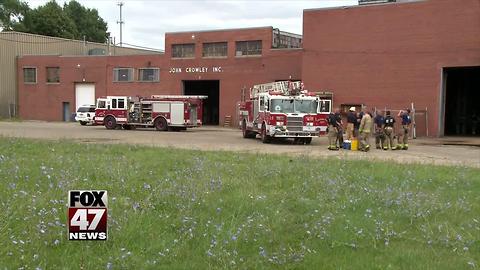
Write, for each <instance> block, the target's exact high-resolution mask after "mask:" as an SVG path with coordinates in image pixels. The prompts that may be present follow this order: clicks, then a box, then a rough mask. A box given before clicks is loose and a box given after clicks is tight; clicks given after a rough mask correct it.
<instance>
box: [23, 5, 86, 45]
mask: <svg viewBox="0 0 480 270" xmlns="http://www.w3.org/2000/svg"><path fill="white" fill-rule="evenodd" d="M24 25H25V26H26V29H28V32H29V33H32V34H39V35H46V36H53V37H62V38H75V37H76V36H78V34H77V28H76V26H75V23H74V22H73V20H72V19H71V18H70V17H68V15H67V14H65V12H63V10H62V7H60V6H59V5H58V4H57V3H56V2H55V1H50V2H48V3H46V4H45V5H43V6H40V7H38V8H36V9H34V10H31V11H30V12H28V13H27V16H25V20H24Z"/></svg>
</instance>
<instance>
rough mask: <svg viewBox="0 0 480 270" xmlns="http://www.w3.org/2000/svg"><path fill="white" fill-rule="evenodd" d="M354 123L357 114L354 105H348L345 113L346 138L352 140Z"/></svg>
mask: <svg viewBox="0 0 480 270" xmlns="http://www.w3.org/2000/svg"><path fill="white" fill-rule="evenodd" d="M356 123H357V116H356V114H355V107H350V110H349V112H348V114H347V140H353V131H354V126H355V124H356Z"/></svg>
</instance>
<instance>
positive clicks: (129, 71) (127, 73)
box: [113, 68, 133, 82]
mask: <svg viewBox="0 0 480 270" xmlns="http://www.w3.org/2000/svg"><path fill="white" fill-rule="evenodd" d="M113 81H114V82H132V81H133V68H114V69H113Z"/></svg>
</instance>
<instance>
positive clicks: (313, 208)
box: [0, 138, 480, 269]
mask: <svg viewBox="0 0 480 270" xmlns="http://www.w3.org/2000/svg"><path fill="white" fill-rule="evenodd" d="M70 189H107V190H108V200H109V201H108V206H109V210H108V211H109V220H108V222H109V239H108V240H107V241H106V242H75V241H68V240H67V229H66V227H65V224H66V222H67V221H66V219H67V218H66V215H67V214H66V211H67V210H66V207H67V205H66V203H67V192H68V190H70ZM479 194H480V171H479V170H478V169H472V168H463V167H442V166H431V165H416V164H412V165H403V164H392V163H387V162H370V161H347V160H338V159H310V158H306V157H297V158H291V157H285V156H276V155H254V154H236V153H231V152H213V151H212V152H202V151H187V150H178V149H168V148H151V147H139V146H135V145H116V144H112V145H103V144H77V143H71V142H68V141H63V142H39V141H34V140H25V139H9V138H0V205H1V209H2V211H1V214H0V242H1V243H2V245H0V258H1V259H0V268H2V269H4V268H5V269H18V268H24V269H35V268H37V267H38V268H41V269H232V268H239V269H476V268H477V267H478V265H479V264H480V242H479V240H480V234H479V231H480V219H479V213H480V197H479Z"/></svg>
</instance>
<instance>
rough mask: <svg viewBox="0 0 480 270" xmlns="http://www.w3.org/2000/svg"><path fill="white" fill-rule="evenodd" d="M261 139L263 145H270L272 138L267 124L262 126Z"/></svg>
mask: <svg viewBox="0 0 480 270" xmlns="http://www.w3.org/2000/svg"><path fill="white" fill-rule="evenodd" d="M261 138H262V142H263V143H270V139H271V137H270V136H268V135H267V128H266V127H265V124H263V125H262V132H261Z"/></svg>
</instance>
